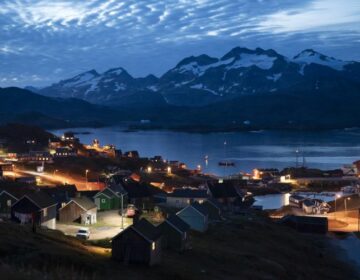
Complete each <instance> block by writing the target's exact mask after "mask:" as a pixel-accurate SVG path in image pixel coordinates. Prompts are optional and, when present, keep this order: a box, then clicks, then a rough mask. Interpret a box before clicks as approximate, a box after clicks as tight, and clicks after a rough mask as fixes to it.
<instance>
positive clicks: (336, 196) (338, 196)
mask: <svg viewBox="0 0 360 280" xmlns="http://www.w3.org/2000/svg"><path fill="white" fill-rule="evenodd" d="M340 197H341V195H340V194H336V195H335V220H336V211H337V210H336V200H337V199H338V198H340Z"/></svg>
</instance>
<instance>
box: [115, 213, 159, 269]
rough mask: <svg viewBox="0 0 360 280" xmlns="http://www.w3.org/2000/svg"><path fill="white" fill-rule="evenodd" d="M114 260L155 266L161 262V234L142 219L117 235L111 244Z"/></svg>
mask: <svg viewBox="0 0 360 280" xmlns="http://www.w3.org/2000/svg"><path fill="white" fill-rule="evenodd" d="M111 247H112V258H113V259H114V260H116V261H120V262H124V263H137V264H146V265H154V264H157V263H160V261H161V250H162V248H161V232H160V231H159V229H158V228H157V227H155V226H153V225H152V224H151V223H150V222H148V221H147V220H146V219H141V220H140V221H138V222H137V223H135V224H133V225H132V226H130V227H128V228H126V229H125V230H124V231H122V232H120V233H119V234H118V235H116V236H115V237H114V238H113V239H112V242H111Z"/></svg>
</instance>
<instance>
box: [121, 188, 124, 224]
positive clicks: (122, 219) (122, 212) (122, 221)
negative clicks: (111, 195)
mask: <svg viewBox="0 0 360 280" xmlns="http://www.w3.org/2000/svg"><path fill="white" fill-rule="evenodd" d="M121 229H124V194H123V193H122V194H121Z"/></svg>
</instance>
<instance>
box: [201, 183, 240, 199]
mask: <svg viewBox="0 0 360 280" xmlns="http://www.w3.org/2000/svg"><path fill="white" fill-rule="evenodd" d="M208 186H209V190H210V192H211V194H212V196H213V197H214V198H225V197H239V194H238V192H237V190H236V187H235V186H234V185H233V183H232V182H231V181H224V182H223V183H218V182H216V183H215V182H210V183H208Z"/></svg>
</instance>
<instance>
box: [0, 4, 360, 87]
mask: <svg viewBox="0 0 360 280" xmlns="http://www.w3.org/2000/svg"><path fill="white" fill-rule="evenodd" d="M359 5H360V2H359V1H358V0H347V1H346V5H345V4H344V3H342V4H341V1H337V0H299V1H293V0H257V1H255V0H251V1H250V0H217V1H214V0H86V1H77V0H52V1H48V0H2V1H0V76H1V77H5V76H6V77H7V76H9V77H10V76H11V77H16V75H18V76H19V78H18V80H17V84H18V85H21V84H41V83H42V82H41V81H43V83H48V82H49V80H50V81H57V80H59V79H63V78H66V77H69V76H71V75H72V74H75V73H78V72H81V71H85V70H88V69H93V68H96V69H98V70H99V71H102V70H106V69H107V68H110V67H117V66H123V67H125V68H127V69H129V70H130V72H131V73H132V74H135V75H145V74H148V73H155V74H161V73H163V72H164V71H165V70H166V69H168V68H170V67H172V66H173V65H175V64H176V63H177V62H178V60H180V59H182V58H183V57H184V56H188V55H193V54H195V55H196V54H201V53H209V54H210V55H217V56H219V55H222V54H224V53H225V52H227V51H228V50H229V49H231V48H232V47H234V46H237V45H242V46H248V47H257V46H260V47H263V48H275V49H277V50H279V51H280V52H284V53H285V54H291V55H293V54H294V52H296V51H298V50H299V48H303V47H304V48H307V47H318V48H319V49H320V50H321V51H325V52H328V53H330V54H331V55H334V56H340V57H344V58H349V57H348V56H349V55H350V54H354V53H355V52H353V51H351V52H350V50H354V49H356V48H357V47H359V34H360V8H359ZM358 56H360V54H358ZM355 58H356V59H360V57H354V59H355ZM25 65H26V67H25ZM56 69H62V71H61V72H59V71H55V70H56ZM6 71H8V72H9V71H10V72H11V75H10V74H9V73H8V72H6ZM33 75H36V81H34V78H33ZM26 77H28V81H26ZM11 80H12V79H10V78H9V79H7V81H11ZM0 81H3V80H0ZM9 84H10V82H8V83H4V82H0V86H1V85H9Z"/></svg>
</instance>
